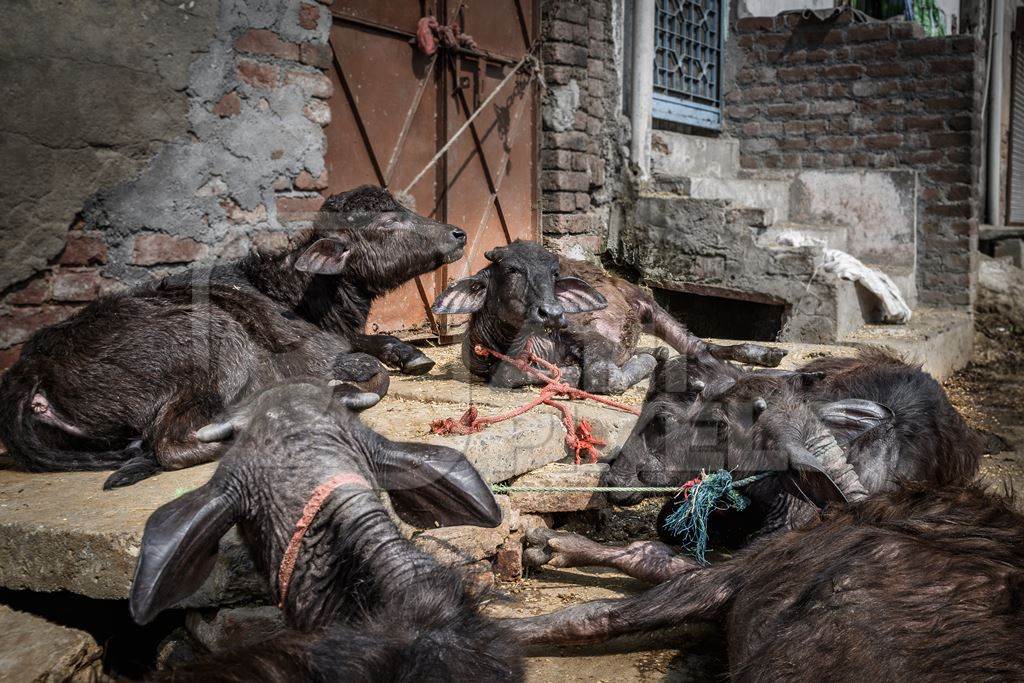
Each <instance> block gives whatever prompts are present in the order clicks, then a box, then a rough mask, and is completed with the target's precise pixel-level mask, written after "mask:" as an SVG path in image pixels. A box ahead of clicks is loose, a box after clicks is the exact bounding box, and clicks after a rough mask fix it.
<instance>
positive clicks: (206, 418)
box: [103, 390, 224, 489]
mask: <svg viewBox="0 0 1024 683" xmlns="http://www.w3.org/2000/svg"><path fill="white" fill-rule="evenodd" d="M223 409H224V403H223V401H222V400H221V398H220V396H218V395H217V394H216V392H214V391H212V390H206V391H202V390H200V391H184V392H182V393H179V394H178V395H177V396H175V397H174V398H172V399H171V400H169V401H167V402H166V403H165V404H164V405H163V407H162V408H161V409H160V411H159V412H158V413H157V416H156V420H155V422H154V424H153V427H152V429H151V430H150V434H149V435H148V438H146V439H144V441H143V443H148V444H150V445H151V450H143V449H142V448H141V447H140V451H139V454H138V455H137V456H136V457H134V458H132V459H131V460H129V461H128V462H126V463H125V464H124V465H122V466H121V468H120V469H119V470H117V471H116V472H114V474H112V475H110V477H109V478H108V479H107V481H106V482H105V483H104V484H103V488H105V489H110V488H115V487H118V486H128V485H129V484H134V483H136V482H138V481H142V480H143V479H146V478H147V477H150V476H152V475H154V474H156V473H157V472H159V471H160V470H179V469H183V468H185V467H192V466H193V465H200V464H202V463H204V462H211V461H213V460H216V459H217V458H219V457H220V456H221V454H222V453H223V451H224V445H223V444H220V443H202V442H200V441H199V440H197V439H196V430H197V429H199V428H200V427H203V426H204V425H206V424H207V423H209V422H210V420H211V419H213V418H214V416H216V415H218V414H219V413H220V412H221V411H223Z"/></svg>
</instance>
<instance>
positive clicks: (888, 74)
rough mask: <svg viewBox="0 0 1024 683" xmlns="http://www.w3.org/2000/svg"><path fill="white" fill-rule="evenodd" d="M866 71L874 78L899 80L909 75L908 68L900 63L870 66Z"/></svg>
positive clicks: (883, 63)
mask: <svg viewBox="0 0 1024 683" xmlns="http://www.w3.org/2000/svg"><path fill="white" fill-rule="evenodd" d="M865 71H866V73H867V75H868V76H870V77H872V78H898V77H900V76H906V75H907V67H906V66H905V65H904V64H902V63H900V62H882V63H881V64H868V65H867V66H866V67H865Z"/></svg>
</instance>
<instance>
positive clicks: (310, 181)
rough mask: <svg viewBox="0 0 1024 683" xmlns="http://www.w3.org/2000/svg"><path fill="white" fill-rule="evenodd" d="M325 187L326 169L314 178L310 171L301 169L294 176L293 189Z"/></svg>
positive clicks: (320, 188)
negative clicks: (296, 175) (295, 176)
mask: <svg viewBox="0 0 1024 683" xmlns="http://www.w3.org/2000/svg"><path fill="white" fill-rule="evenodd" d="M326 188H327V171H324V172H323V173H321V174H320V175H318V176H317V177H316V178H314V177H313V174H312V173H310V172H309V171H307V170H306V169H302V172H301V173H299V175H298V177H297V178H295V189H297V190H324V189H326Z"/></svg>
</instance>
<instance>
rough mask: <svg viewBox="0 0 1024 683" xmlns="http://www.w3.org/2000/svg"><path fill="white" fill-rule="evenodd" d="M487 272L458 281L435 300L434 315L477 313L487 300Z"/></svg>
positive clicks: (432, 307)
mask: <svg viewBox="0 0 1024 683" xmlns="http://www.w3.org/2000/svg"><path fill="white" fill-rule="evenodd" d="M486 272H487V271H481V272H479V273H477V274H476V275H471V276H470V277H464V278H462V279H461V280H456V281H455V282H453V283H452V284H450V285H448V287H447V288H446V289H445V290H444V291H443V292H441V294H440V295H439V296H438V297H437V299H435V300H434V305H433V306H431V307H430V308H431V310H432V311H434V313H476V312H477V311H479V310H480V309H481V308H483V305H484V301H485V300H486V299H487V275H485V274H484V273H486Z"/></svg>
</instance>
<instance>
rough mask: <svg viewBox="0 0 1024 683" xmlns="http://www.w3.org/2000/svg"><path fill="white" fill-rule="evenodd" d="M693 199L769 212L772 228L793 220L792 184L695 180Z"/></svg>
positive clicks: (714, 179) (733, 179)
mask: <svg viewBox="0 0 1024 683" xmlns="http://www.w3.org/2000/svg"><path fill="white" fill-rule="evenodd" d="M690 196H691V197H696V198H699V199H725V200H728V201H730V202H732V204H733V205H734V206H737V207H752V208H758V209H765V211H766V216H768V224H769V225H774V224H776V223H779V222H783V221H786V220H788V219H789V182H788V181H785V180H755V179H739V178H702V177H691V178H690Z"/></svg>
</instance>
